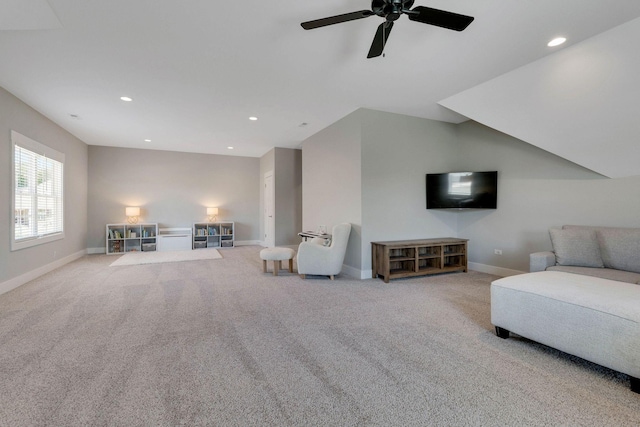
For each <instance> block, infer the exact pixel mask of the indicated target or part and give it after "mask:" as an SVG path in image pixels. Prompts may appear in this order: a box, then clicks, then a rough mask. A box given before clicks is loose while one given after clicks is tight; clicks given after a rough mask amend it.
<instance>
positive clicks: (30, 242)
mask: <svg viewBox="0 0 640 427" xmlns="http://www.w3.org/2000/svg"><path fill="white" fill-rule="evenodd" d="M16 146H18V147H20V148H22V149H25V150H28V151H31V152H33V153H35V154H36V155H39V156H42V157H46V158H48V159H51V160H55V161H57V162H59V163H61V165H62V173H61V179H62V182H61V183H60V184H61V185H60V188H61V190H62V193H61V196H60V198H61V204H62V210H61V215H62V218H61V221H60V224H61V227H62V228H61V230H60V231H59V232H53V233H49V234H46V235H41V236H38V235H36V236H30V237H25V238H20V239H18V240H16V222H15V212H16V195H17V193H16V189H17V186H16V167H17V164H16ZM64 164H65V155H64V153H61V152H59V151H57V150H54V149H53V148H50V147H47V146H46V145H44V144H41V143H39V142H37V141H34V140H33V139H31V138H28V137H26V136H24V135H22V134H20V133H18V132H16V131H14V130H12V131H11V170H10V173H11V216H10V218H13V220H12V221H11V227H10V228H11V251H17V250H20V249H25V248H30V247H33V246H38V245H42V244H45V243H49V242H53V241H56V240H60V239H64V237H65V232H64V230H65V226H64V219H65V201H64V200H65V197H64V193H65V191H64V181H65V179H64V171H65V167H64ZM38 215H39V212H38V208H37V205H36V209H35V213H34V214H32V219H33V220H35V221H36V222H37V220H38Z"/></svg>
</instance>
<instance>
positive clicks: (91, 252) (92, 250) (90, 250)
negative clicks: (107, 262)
mask: <svg viewBox="0 0 640 427" xmlns="http://www.w3.org/2000/svg"><path fill="white" fill-rule="evenodd" d="M104 253H107V250H106V249H105V248H104V246H101V247H99V248H87V255H95V254H104Z"/></svg>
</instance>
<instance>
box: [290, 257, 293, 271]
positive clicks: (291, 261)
mask: <svg viewBox="0 0 640 427" xmlns="http://www.w3.org/2000/svg"><path fill="white" fill-rule="evenodd" d="M289 273H293V258H291V259H290V260H289Z"/></svg>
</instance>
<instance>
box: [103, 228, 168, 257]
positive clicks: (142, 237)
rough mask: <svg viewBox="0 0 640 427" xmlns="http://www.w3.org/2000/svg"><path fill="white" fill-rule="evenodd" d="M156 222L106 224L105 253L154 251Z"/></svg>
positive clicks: (156, 231) (156, 230)
mask: <svg viewBox="0 0 640 427" xmlns="http://www.w3.org/2000/svg"><path fill="white" fill-rule="evenodd" d="M156 236H158V224H107V228H106V242H107V243H106V253H107V255H113V254H121V253H125V252H138V251H155V250H156Z"/></svg>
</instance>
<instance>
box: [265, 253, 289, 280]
mask: <svg viewBox="0 0 640 427" xmlns="http://www.w3.org/2000/svg"><path fill="white" fill-rule="evenodd" d="M295 253H296V252H295V251H294V250H293V249H290V248H265V249H263V250H261V251H260V258H262V271H263V272H265V273H266V272H267V261H273V275H274V276H277V275H278V270H280V269H282V261H284V260H287V259H288V260H289V273H293V256H294V255H295Z"/></svg>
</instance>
